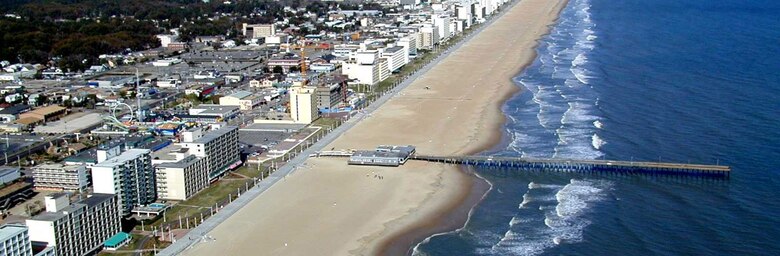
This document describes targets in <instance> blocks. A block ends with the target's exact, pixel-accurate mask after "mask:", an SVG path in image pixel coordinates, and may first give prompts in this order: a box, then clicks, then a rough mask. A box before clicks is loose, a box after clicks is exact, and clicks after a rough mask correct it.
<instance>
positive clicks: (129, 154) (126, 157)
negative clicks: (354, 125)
mask: <svg viewBox="0 0 780 256" xmlns="http://www.w3.org/2000/svg"><path fill="white" fill-rule="evenodd" d="M149 153H151V150H148V149H136V148H134V149H128V150H127V151H125V152H123V153H122V154H120V155H118V156H116V157H112V158H110V159H108V160H106V161H103V162H100V163H98V164H95V167H111V168H113V167H114V166H117V165H122V164H124V163H125V162H128V161H131V160H134V159H136V158H139V157H141V156H142V155H144V154H149Z"/></svg>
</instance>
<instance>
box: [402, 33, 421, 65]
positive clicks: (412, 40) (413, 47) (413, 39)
mask: <svg viewBox="0 0 780 256" xmlns="http://www.w3.org/2000/svg"><path fill="white" fill-rule="evenodd" d="M398 46H401V47H404V49H406V51H407V54H406V56H408V58H414V57H416V56H417V36H416V35H408V36H405V37H402V38H400V39H398ZM408 58H407V60H406V62H407V63H408V62H409V60H408Z"/></svg>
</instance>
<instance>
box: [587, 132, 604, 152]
mask: <svg viewBox="0 0 780 256" xmlns="http://www.w3.org/2000/svg"><path fill="white" fill-rule="evenodd" d="M591 144H592V145H593V148H595V149H596V150H599V149H601V147H603V146H604V145H606V144H607V142H606V141H604V140H603V139H601V138H600V137H599V135H598V134H595V133H594V134H593V137H591Z"/></svg>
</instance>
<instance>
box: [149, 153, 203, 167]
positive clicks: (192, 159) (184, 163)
mask: <svg viewBox="0 0 780 256" xmlns="http://www.w3.org/2000/svg"><path fill="white" fill-rule="evenodd" d="M199 160H200V158H198V157H197V156H194V155H189V156H187V157H185V158H183V159H182V160H179V161H177V162H168V163H161V164H157V167H159V168H187V167H188V166H190V165H193V164H195V163H197V162H198V161H199Z"/></svg>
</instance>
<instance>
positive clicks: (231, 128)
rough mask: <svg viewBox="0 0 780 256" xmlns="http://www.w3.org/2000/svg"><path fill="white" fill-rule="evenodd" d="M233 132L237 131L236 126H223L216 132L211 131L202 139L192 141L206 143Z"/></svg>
mask: <svg viewBox="0 0 780 256" xmlns="http://www.w3.org/2000/svg"><path fill="white" fill-rule="evenodd" d="M234 130H238V126H225V127H222V128H219V129H217V130H211V131H209V132H208V133H206V134H204V135H203V137H200V138H198V139H196V140H195V141H193V143H208V142H210V141H212V140H214V139H216V138H219V137H221V136H223V135H225V134H227V133H229V132H231V131H234Z"/></svg>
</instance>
